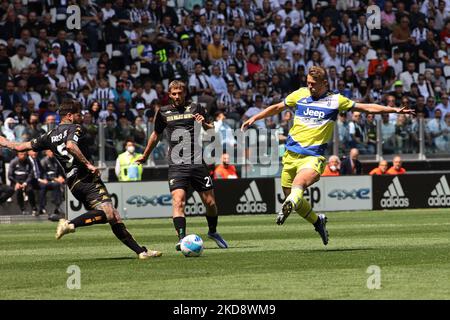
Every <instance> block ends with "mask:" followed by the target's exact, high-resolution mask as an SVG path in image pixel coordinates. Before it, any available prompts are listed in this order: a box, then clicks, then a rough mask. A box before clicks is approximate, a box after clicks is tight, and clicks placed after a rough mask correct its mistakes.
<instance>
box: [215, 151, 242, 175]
mask: <svg viewBox="0 0 450 320" xmlns="http://www.w3.org/2000/svg"><path fill="white" fill-rule="evenodd" d="M221 162H222V164H219V165H217V166H216V168H215V169H214V179H237V178H238V174H237V171H236V167H235V166H234V165H231V164H230V155H229V154H228V153H223V154H222V157H221Z"/></svg>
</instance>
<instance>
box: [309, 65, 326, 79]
mask: <svg viewBox="0 0 450 320" xmlns="http://www.w3.org/2000/svg"><path fill="white" fill-rule="evenodd" d="M308 74H309V75H310V76H311V77H312V78H313V79H314V80H316V81H324V80H327V79H328V76H327V71H326V70H325V69H324V68H322V67H319V66H312V67H311V68H309V71H308Z"/></svg>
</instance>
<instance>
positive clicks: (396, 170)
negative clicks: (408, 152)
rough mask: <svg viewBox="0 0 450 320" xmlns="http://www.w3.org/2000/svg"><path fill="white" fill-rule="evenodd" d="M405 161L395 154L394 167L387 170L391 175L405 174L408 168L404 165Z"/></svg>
mask: <svg viewBox="0 0 450 320" xmlns="http://www.w3.org/2000/svg"><path fill="white" fill-rule="evenodd" d="M402 164H403V161H402V158H401V157H400V156H398V155H397V156H395V157H394V159H393V160H392V167H390V168H389V170H388V171H387V172H386V173H387V174H390V175H399V174H405V173H406V170H405V169H404V168H403V167H402Z"/></svg>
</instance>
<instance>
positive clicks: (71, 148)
mask: <svg viewBox="0 0 450 320" xmlns="http://www.w3.org/2000/svg"><path fill="white" fill-rule="evenodd" d="M66 149H67V151H68V152H69V153H70V154H71V155H72V156H74V157H75V158H76V159H77V160H78V161H80V162H81V163H82V164H84V165H85V166H86V168H87V169H88V170H89V171H90V172H91V173H93V174H95V175H100V171H99V170H98V168H97V167H96V166H94V165H93V164H91V163H90V162H89V160H88V159H86V157H85V156H84V154H83V152H81V150H80V148H78V145H77V144H76V143H75V142H73V141H67V144H66Z"/></svg>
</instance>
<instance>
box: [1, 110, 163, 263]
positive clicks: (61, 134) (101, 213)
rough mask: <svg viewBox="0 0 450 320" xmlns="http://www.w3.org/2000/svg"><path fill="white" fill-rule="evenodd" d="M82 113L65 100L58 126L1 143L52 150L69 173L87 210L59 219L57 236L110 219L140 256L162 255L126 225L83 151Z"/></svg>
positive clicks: (16, 147)
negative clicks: (139, 240) (142, 243)
mask: <svg viewBox="0 0 450 320" xmlns="http://www.w3.org/2000/svg"><path fill="white" fill-rule="evenodd" d="M79 114H80V111H79V108H78V105H77V104H76V103H74V102H72V101H67V102H64V103H63V104H62V105H61V107H60V108H59V115H60V117H61V124H60V125H59V126H57V127H56V128H55V129H53V130H51V131H49V132H48V133H45V134H42V135H41V136H39V137H37V138H35V139H33V140H31V141H28V142H12V141H9V140H7V139H6V138H4V137H0V146H1V147H6V148H9V149H12V150H15V151H27V150H34V151H37V152H38V151H42V150H52V151H53V153H54V155H55V157H56V159H57V160H58V161H59V163H60V164H61V166H62V168H63V169H64V172H65V175H66V182H67V186H68V187H69V189H70V191H71V192H72V194H73V195H74V197H75V198H76V199H77V200H78V201H80V202H81V203H83V205H84V206H85V207H86V208H87V210H88V211H87V212H86V213H84V214H82V215H81V216H78V217H76V218H75V219H73V220H71V221H69V220H66V219H60V220H59V223H58V227H57V229H56V235H55V237H56V239H60V238H61V237H62V236H63V235H65V234H67V233H72V232H75V229H76V228H79V227H84V226H90V225H93V224H104V223H107V222H109V224H110V225H111V229H112V232H113V233H114V235H115V236H116V237H117V238H118V239H119V240H120V241H122V243H123V244H125V245H126V246H127V247H128V248H130V249H131V250H133V251H134V252H135V253H136V254H137V255H138V257H139V259H148V258H151V257H159V256H161V252H159V251H153V250H147V248H145V247H141V246H140V245H138V244H137V242H136V240H134V238H133V237H132V236H131V234H130V233H129V232H128V231H127V229H126V227H125V225H124V224H123V222H122V219H121V218H120V215H119V212H118V211H117V209H115V208H114V206H113V204H112V201H111V197H110V195H109V193H108V191H107V190H106V187H105V185H104V183H103V181H102V180H101V179H100V172H99V170H98V168H96V167H95V166H94V165H92V164H91V163H90V162H89V161H88V160H87V159H86V157H85V156H84V155H83V153H82V152H81V151H80V148H79V147H78V143H79V141H80V139H81V138H82V132H81V127H80V126H79V125H78V124H74V123H73V121H74V118H76V117H77V116H78V117H79Z"/></svg>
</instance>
